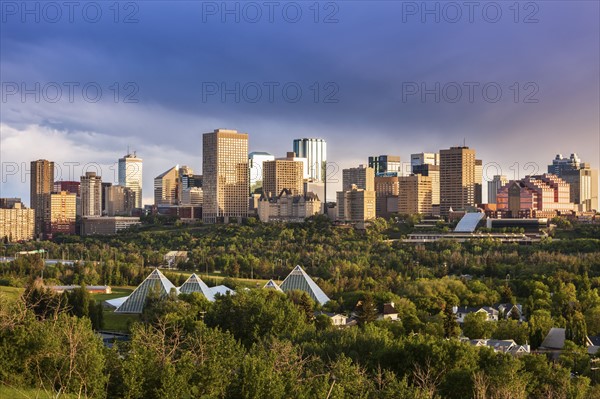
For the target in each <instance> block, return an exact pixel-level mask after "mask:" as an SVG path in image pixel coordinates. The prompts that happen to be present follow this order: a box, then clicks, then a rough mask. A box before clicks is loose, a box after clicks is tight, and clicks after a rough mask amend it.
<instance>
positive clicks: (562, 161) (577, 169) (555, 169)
mask: <svg viewBox="0 0 600 399" xmlns="http://www.w3.org/2000/svg"><path fill="white" fill-rule="evenodd" d="M548 173H552V174H554V175H556V176H558V177H560V178H561V179H563V180H564V181H565V182H567V183H569V185H570V194H569V195H570V201H571V202H572V203H574V204H576V205H577V210H579V211H583V212H586V211H591V210H598V169H594V168H592V167H591V166H590V164H588V163H584V162H581V159H579V157H578V156H577V154H571V156H570V157H569V158H563V157H562V155H561V154H557V155H556V157H555V158H554V159H553V160H552V165H548Z"/></svg>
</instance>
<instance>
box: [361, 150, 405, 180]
mask: <svg viewBox="0 0 600 399" xmlns="http://www.w3.org/2000/svg"><path fill="white" fill-rule="evenodd" d="M369 167H370V168H373V170H374V171H375V175H382V174H386V173H388V174H391V173H395V174H402V162H400V156H398V155H376V156H371V157H369Z"/></svg>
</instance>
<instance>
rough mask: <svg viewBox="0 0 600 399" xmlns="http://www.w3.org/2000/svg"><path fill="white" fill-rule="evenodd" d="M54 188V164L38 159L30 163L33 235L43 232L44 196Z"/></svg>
mask: <svg viewBox="0 0 600 399" xmlns="http://www.w3.org/2000/svg"><path fill="white" fill-rule="evenodd" d="M53 186H54V162H51V161H47V160H45V159H40V160H37V161H31V189H30V196H31V199H30V204H29V206H30V208H31V209H33V210H35V234H36V235H38V234H40V233H42V232H43V230H44V215H45V205H46V201H44V195H46V194H50V193H51V192H52V189H53Z"/></svg>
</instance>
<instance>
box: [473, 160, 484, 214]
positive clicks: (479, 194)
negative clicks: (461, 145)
mask: <svg viewBox="0 0 600 399" xmlns="http://www.w3.org/2000/svg"><path fill="white" fill-rule="evenodd" d="M482 184H483V161H482V160H481V159H476V160H475V204H482V203H483V185H482Z"/></svg>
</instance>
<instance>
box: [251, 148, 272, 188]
mask: <svg viewBox="0 0 600 399" xmlns="http://www.w3.org/2000/svg"><path fill="white" fill-rule="evenodd" d="M274 160H275V157H274V156H273V155H271V154H269V153H268V152H262V151H254V152H251V153H250V154H248V167H249V168H250V193H251V194H252V193H254V192H255V191H256V190H257V189H259V188H261V187H262V185H263V162H265V161H274Z"/></svg>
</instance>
